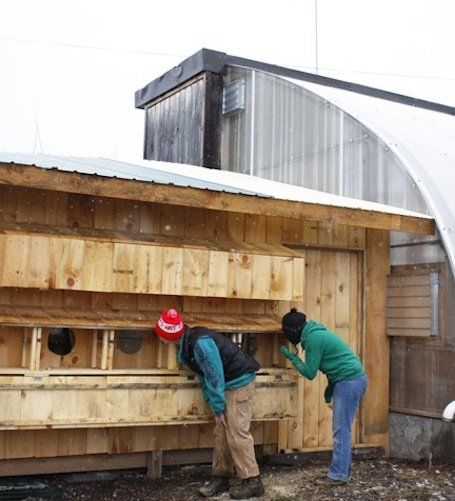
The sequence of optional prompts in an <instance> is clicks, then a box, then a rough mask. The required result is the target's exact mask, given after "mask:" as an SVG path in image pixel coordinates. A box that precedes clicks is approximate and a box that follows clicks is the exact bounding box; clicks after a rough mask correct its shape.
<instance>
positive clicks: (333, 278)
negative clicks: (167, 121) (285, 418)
mask: <svg viewBox="0 0 455 501" xmlns="http://www.w3.org/2000/svg"><path fill="white" fill-rule="evenodd" d="M338 257H339V253H333V252H322V253H321V322H322V323H323V324H324V325H326V326H327V327H328V328H329V329H330V330H332V331H336V327H335V326H336V313H337V305H336V300H337V299H341V298H340V297H337V290H336V285H337V273H336V272H337V258H338ZM343 280H344V282H346V281H347V279H346V277H343ZM340 282H341V281H340ZM338 292H339V291H338ZM341 308H343V309H344V311H343V316H342V318H343V319H344V318H346V315H347V314H348V310H347V303H346V301H345V302H344V304H342V305H341ZM338 313H339V314H340V315H341V312H340V311H339V312H338ZM345 337H347V336H346V334H345ZM317 379H318V380H319V395H320V397H319V426H318V428H319V429H318V445H319V446H324V445H331V444H332V417H333V416H332V415H333V411H332V409H331V408H330V407H329V406H328V405H327V403H326V402H325V400H324V390H325V388H326V386H327V378H326V377H325V376H323V374H322V373H321V372H319V374H318V376H317Z"/></svg>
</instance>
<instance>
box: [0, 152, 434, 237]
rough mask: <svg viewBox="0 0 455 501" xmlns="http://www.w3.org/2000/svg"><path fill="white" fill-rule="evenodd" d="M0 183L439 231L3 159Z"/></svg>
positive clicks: (391, 218)
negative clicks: (64, 170) (7, 161)
mask: <svg viewBox="0 0 455 501" xmlns="http://www.w3.org/2000/svg"><path fill="white" fill-rule="evenodd" d="M0 184H7V185H14V186H24V187H29V188H41V189H44V190H53V191H61V192H67V193H80V194H84V195H90V196H104V197H112V198H121V199H127V200H141V201H144V202H157V203H162V204H171V205H180V206H185V207H200V208H205V209H211V210H221V211H226V212H237V213H245V214H259V215H263V216H275V217H276V216H281V217H285V218H293V219H304V220H307V221H308V220H309V221H322V222H327V223H339V224H347V225H351V226H363V227H366V228H376V229H382V230H393V231H403V232H409V233H416V234H423V235H433V234H434V232H435V222H434V220H433V219H431V218H424V217H422V218H420V217H414V216H403V215H399V214H389V213H384V212H381V211H380V210H378V211H373V210H371V211H370V210H364V209H353V208H346V207H336V206H333V205H324V204H315V203H306V202H295V201H289V200H279V199H273V198H266V197H258V196H251V195H239V194H232V193H224V192H217V191H211V190H205V189H197V188H189V187H180V186H174V185H160V184H156V183H152V182H145V181H135V180H128V179H117V178H110V177H101V176H97V175H95V174H79V173H75V172H63V171H59V170H57V169H42V168H39V167H35V166H30V165H21V164H12V163H4V162H2V163H0Z"/></svg>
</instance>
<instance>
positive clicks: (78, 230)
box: [0, 160, 434, 475]
mask: <svg viewBox="0 0 455 501" xmlns="http://www.w3.org/2000/svg"><path fill="white" fill-rule="evenodd" d="M87 162H89V161H88V160H87ZM57 167H58V165H57ZM390 230H400V231H409V232H415V233H423V234H428V233H432V232H433V230H434V227H433V221H432V220H431V219H428V218H425V217H422V218H419V217H411V216H406V215H400V214H399V213H395V214H393V213H383V212H380V211H378V212H375V211H366V210H361V209H358V210H356V209H352V208H346V207H342V206H339V207H337V206H325V205H322V204H321V205H319V204H311V203H304V202H292V201H287V200H280V199H269V198H258V197H253V196H249V195H243V194H232V193H225V192H218V191H214V190H206V189H205V190H204V189H197V188H193V187H179V186H174V185H172V184H168V185H159V184H154V183H150V182H144V181H137V180H126V179H119V178H117V177H115V178H114V177H112V178H107V177H102V176H99V175H96V174H95V173H94V174H90V175H88V174H80V173H76V172H65V171H64V170H58V169H57V170H55V169H52V170H51V169H48V168H40V167H36V166H30V165H20V164H19V165H18V164H12V163H0V475H12V474H24V473H39V472H41V473H42V472H58V471H75V470H80V469H102V468H121V467H123V468H125V467H133V466H146V464H147V461H148V459H147V458H148V455H149V454H152V453H156V451H182V450H187V451H193V452H194V451H197V450H204V449H207V448H210V447H211V445H212V428H213V424H212V417H211V416H210V412H209V409H208V408H207V406H206V404H205V403H204V402H203V399H202V396H201V392H200V390H199V387H198V384H197V381H196V380H195V377H194V374H192V373H190V372H188V371H185V370H184V369H182V368H180V367H178V365H177V360H176V356H175V355H176V354H175V347H173V346H172V345H164V344H162V343H160V342H158V340H157V338H156V336H155V335H154V332H153V326H154V323H155V321H156V319H157V317H158V315H159V313H160V312H161V311H162V310H163V309H165V308H169V307H175V308H177V309H179V310H180V311H182V312H183V314H184V317H185V321H186V323H188V324H189V325H205V326H208V327H211V328H214V329H217V330H218V331H220V332H223V333H226V335H230V336H232V337H233V339H234V340H235V341H236V342H239V343H242V342H244V341H245V340H246V339H247V338H248V337H250V338H251V339H255V340H256V342H257V353H256V358H257V359H258V361H259V362H260V363H261V367H262V369H261V371H260V373H259V375H258V377H257V392H256V397H255V398H256V400H255V411H254V423H253V434H254V437H255V441H256V443H257V444H258V445H260V446H264V447H265V446H270V450H273V449H275V450H276V449H277V450H279V451H283V450H289V449H292V450H300V451H314V450H327V449H330V448H331V445H332V442H331V440H332V438H331V410H330V409H329V408H328V406H326V405H325V404H324V402H323V397H322V394H323V388H324V386H325V381H324V380H323V378H322V377H320V376H318V377H317V379H316V380H315V381H311V382H310V381H305V380H304V379H303V378H299V377H297V374H296V373H295V371H293V370H291V369H290V367H289V366H288V365H287V363H286V361H285V360H284V359H283V358H282V357H281V355H280V354H279V346H280V345H281V344H282V343H283V338H282V336H281V334H280V317H281V315H282V314H283V313H284V312H286V311H287V310H288V309H289V307H290V306H294V305H295V306H298V307H299V308H301V309H303V310H304V311H305V312H306V313H307V315H308V316H309V317H310V318H313V319H316V320H320V321H322V322H323V323H325V324H326V325H328V327H330V328H332V329H334V330H335V331H336V332H337V333H338V334H339V335H340V336H342V337H343V338H344V339H345V340H346V341H347V342H349V344H350V345H351V346H352V347H353V349H354V350H355V351H356V352H357V353H358V354H359V356H360V357H361V359H362V360H363V362H364V364H365V366H366V369H367V372H368V375H369V379H370V387H369V390H368V393H367V395H366V397H365V399H364V403H363V405H362V409H361V412H360V413H359V416H358V417H357V419H356V422H355V432H354V433H353V442H354V444H355V445H359V446H368V445H372V444H374V445H380V446H383V447H385V448H387V443H388V432H387V420H388V402H389V386H388V384H389V383H388V380H389V341H388V338H387V336H386V323H385V322H386V315H385V309H386V287H387V283H386V278H387V275H388V273H389V261H388V253H389V245H388V235H389V231H390ZM56 329H60V331H58V332H57V331H56ZM56 333H59V334H60V335H64V336H66V339H67V341H68V340H69V349H66V350H64V352H63V354H62V352H59V351H58V349H57V350H56V348H55V346H53V344H52V339H53V336H54V337H55V335H56ZM189 457H190V456H187V458H189Z"/></svg>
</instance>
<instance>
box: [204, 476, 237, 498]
mask: <svg viewBox="0 0 455 501" xmlns="http://www.w3.org/2000/svg"><path fill="white" fill-rule="evenodd" d="M228 490H229V478H228V477H213V478H212V480H208V481H207V482H205V484H204V485H203V486H202V487H201V488H200V489H199V490H198V493H199V494H200V495H201V496H204V497H205V498H208V497H210V496H214V495H215V494H221V493H222V492H227V491H228Z"/></svg>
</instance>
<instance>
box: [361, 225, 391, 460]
mask: <svg viewBox="0 0 455 501" xmlns="http://www.w3.org/2000/svg"><path fill="white" fill-rule="evenodd" d="M366 239H367V249H366V255H365V259H366V265H365V274H366V276H365V334H364V346H363V351H364V357H363V360H364V361H365V370H366V373H367V375H368V379H369V386H368V389H367V392H366V394H365V398H364V400H363V404H362V416H363V423H362V424H363V427H362V432H363V433H362V437H361V439H362V442H376V443H379V444H381V445H382V446H383V447H384V449H385V450H386V451H388V446H389V444H388V420H389V380H390V370H389V368H390V344H389V339H388V337H387V332H386V299H387V298H386V291H387V276H388V275H389V273H390V264H389V234H388V233H387V232H385V231H380V230H367V235H366Z"/></svg>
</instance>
